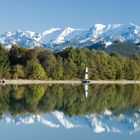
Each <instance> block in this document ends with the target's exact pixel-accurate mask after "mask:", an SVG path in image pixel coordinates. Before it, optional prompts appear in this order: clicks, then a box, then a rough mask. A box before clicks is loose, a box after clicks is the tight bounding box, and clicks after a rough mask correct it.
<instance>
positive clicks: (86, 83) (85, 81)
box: [83, 67, 90, 98]
mask: <svg viewBox="0 0 140 140" xmlns="http://www.w3.org/2000/svg"><path fill="white" fill-rule="evenodd" d="M83 83H84V86H85V96H86V98H87V97H88V84H89V83H90V81H89V80H88V67H86V69H85V79H84V80H83Z"/></svg>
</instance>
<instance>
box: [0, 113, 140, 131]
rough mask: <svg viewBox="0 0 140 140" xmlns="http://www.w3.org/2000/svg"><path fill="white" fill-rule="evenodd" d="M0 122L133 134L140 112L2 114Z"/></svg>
mask: <svg viewBox="0 0 140 140" xmlns="http://www.w3.org/2000/svg"><path fill="white" fill-rule="evenodd" d="M1 121H4V122H6V123H13V124H16V125H20V124H26V125H27V124H33V123H35V122H39V123H41V124H44V125H46V126H48V127H53V128H58V127H64V128H66V129H70V128H77V127H90V128H91V129H92V130H93V132H95V133H101V132H114V133H120V132H129V133H133V132H135V131H137V130H139V129H140V111H138V112H131V113H123V114H119V115H115V114H113V113H112V112H110V111H105V112H104V113H102V114H90V115H81V116H72V117H69V116H66V115H64V113H62V112H59V111H54V112H52V113H46V114H41V115H31V114H28V115H16V116H11V115H10V114H4V115H3V116H2V117H1Z"/></svg>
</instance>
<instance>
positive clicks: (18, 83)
mask: <svg viewBox="0 0 140 140" xmlns="http://www.w3.org/2000/svg"><path fill="white" fill-rule="evenodd" d="M0 81H1V82H0V84H16V85H22V84H81V83H83V82H82V80H23V79H18V80H5V79H4V80H0ZM89 84H140V81H135V80H114V81H113V80H90V83H89Z"/></svg>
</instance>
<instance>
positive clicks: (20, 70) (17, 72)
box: [12, 64, 25, 79]
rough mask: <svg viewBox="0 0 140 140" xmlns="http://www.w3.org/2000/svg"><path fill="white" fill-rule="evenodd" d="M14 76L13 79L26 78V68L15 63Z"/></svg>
mask: <svg viewBox="0 0 140 140" xmlns="http://www.w3.org/2000/svg"><path fill="white" fill-rule="evenodd" d="M12 78H13V79H18V78H22V79H24V78H25V68H24V67H23V66H22V65H19V64H17V65H15V66H14V67H13V70H12Z"/></svg>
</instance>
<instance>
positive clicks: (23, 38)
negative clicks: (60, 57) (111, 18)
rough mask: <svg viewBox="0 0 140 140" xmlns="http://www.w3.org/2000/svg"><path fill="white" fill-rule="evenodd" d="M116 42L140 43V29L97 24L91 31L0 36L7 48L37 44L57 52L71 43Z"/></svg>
mask: <svg viewBox="0 0 140 140" xmlns="http://www.w3.org/2000/svg"><path fill="white" fill-rule="evenodd" d="M116 40H117V41H121V42H125V43H140V27H139V26H138V25H135V24H133V23H130V24H108V25H103V24H95V25H94V26H93V27H92V28H90V29H89V30H87V29H74V28H71V27H67V28H65V29H64V30H62V29H60V28H51V29H49V30H47V31H45V32H43V33H36V32H32V31H21V30H19V29H17V30H16V31H15V32H6V33H4V34H1V35H0V42H1V43H2V44H6V46H7V45H11V44H16V45H18V46H27V47H29V48H33V47H34V46H35V44H36V43H37V44H39V46H42V47H44V46H45V47H48V48H49V49H52V50H57V51H58V50H62V49H63V48H62V46H61V45H62V44H63V47H64V48H65V47H66V46H67V45H68V44H69V43H72V45H73V46H74V47H77V46H78V47H81V46H84V45H85V46H88V45H89V46H90V45H93V44H95V43H98V42H103V43H104V44H105V45H106V47H108V46H110V45H111V44H112V43H113V42H115V41H116ZM42 44H43V45H42ZM65 45H66V46H65Z"/></svg>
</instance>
